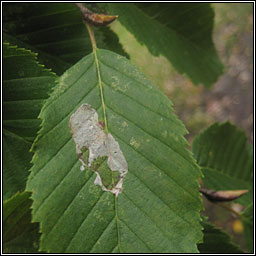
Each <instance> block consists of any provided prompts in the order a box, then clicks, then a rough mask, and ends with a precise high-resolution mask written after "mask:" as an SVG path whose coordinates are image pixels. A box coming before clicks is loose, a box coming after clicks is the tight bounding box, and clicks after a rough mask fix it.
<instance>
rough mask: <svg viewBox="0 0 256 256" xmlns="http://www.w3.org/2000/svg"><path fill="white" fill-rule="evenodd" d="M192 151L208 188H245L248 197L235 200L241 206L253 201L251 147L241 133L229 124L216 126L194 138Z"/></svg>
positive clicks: (216, 124) (217, 124)
mask: <svg viewBox="0 0 256 256" xmlns="http://www.w3.org/2000/svg"><path fill="white" fill-rule="evenodd" d="M192 152H193V153H194V156H195V158H196V159H197V163H198V164H199V165H200V166H201V167H202V171H203V174H204V178H203V182H204V184H205V186H206V187H207V188H209V189H214V190H236V189H248V190H249V192H248V193H247V194H245V195H243V196H242V197H241V198H238V199H236V200H235V201H236V202H238V203H240V204H243V205H248V204H250V203H251V202H252V200H253V184H252V175H253V157H252V145H250V144H249V143H248V142H247V138H246V135H245V133H244V132H243V131H241V130H239V129H238V128H237V127H235V126H234V125H232V124H230V123H229V122H227V123H223V124H219V123H215V124H213V125H212V126H210V127H209V128H207V129H206V130H205V131H203V132H202V133H201V134H200V135H199V136H197V137H196V138H195V139H194V141H193V144H192Z"/></svg>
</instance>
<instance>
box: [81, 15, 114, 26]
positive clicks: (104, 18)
mask: <svg viewBox="0 0 256 256" xmlns="http://www.w3.org/2000/svg"><path fill="white" fill-rule="evenodd" d="M117 17H118V16H117V15H107V14H98V13H90V14H88V15H87V16H86V17H84V19H85V20H86V21H87V22H89V23H90V24H92V25H94V26H106V25H108V24H110V23H111V22H113V21H114V20H116V19H117Z"/></svg>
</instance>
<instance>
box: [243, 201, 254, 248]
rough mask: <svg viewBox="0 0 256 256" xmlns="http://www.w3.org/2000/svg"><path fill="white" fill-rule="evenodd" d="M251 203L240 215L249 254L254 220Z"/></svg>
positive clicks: (251, 245)
mask: <svg viewBox="0 0 256 256" xmlns="http://www.w3.org/2000/svg"><path fill="white" fill-rule="evenodd" d="M253 216H254V213H253V203H251V204H250V205H249V206H248V207H247V208H246V209H245V211H244V212H243V213H242V216H241V217H242V221H243V226H244V237H245V242H246V246H247V248H248V250H249V252H253V241H254V239H253V229H254V220H253Z"/></svg>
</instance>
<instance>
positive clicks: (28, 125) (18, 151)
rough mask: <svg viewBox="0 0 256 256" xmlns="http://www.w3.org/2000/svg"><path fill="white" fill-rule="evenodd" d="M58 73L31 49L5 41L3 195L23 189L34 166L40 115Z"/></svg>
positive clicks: (10, 194)
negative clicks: (46, 67) (50, 68)
mask: <svg viewBox="0 0 256 256" xmlns="http://www.w3.org/2000/svg"><path fill="white" fill-rule="evenodd" d="M54 81H55V76H54V74H53V73H51V72H49V71H48V70H45V69H44V68H43V66H42V65H39V64H38V62H37V60H36V54H34V53H32V52H31V51H28V50H25V49H20V48H17V47H16V46H10V45H9V44H7V43H4V44H3V167H4V168H3V197H4V199H7V198H9V197H10V196H12V195H14V194H15V193H16V192H17V191H23V190H24V188H25V184H26V179H27V177H28V170H29V168H30V167H31V164H30V161H31V159H32V153H31V152H29V149H30V147H31V143H32V141H33V140H34V138H35V137H36V133H37V131H38V130H39V124H40V120H38V119H37V116H38V114H39V112H40V110H41V107H42V105H43V101H44V99H45V98H47V97H48V94H47V93H48V91H49V89H50V88H51V87H52V86H53V84H54Z"/></svg>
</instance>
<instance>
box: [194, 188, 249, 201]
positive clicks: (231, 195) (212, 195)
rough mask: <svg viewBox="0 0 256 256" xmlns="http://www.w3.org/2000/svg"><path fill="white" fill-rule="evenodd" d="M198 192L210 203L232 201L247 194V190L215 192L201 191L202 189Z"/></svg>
mask: <svg viewBox="0 0 256 256" xmlns="http://www.w3.org/2000/svg"><path fill="white" fill-rule="evenodd" d="M199 191H200V192H201V193H202V194H203V195H204V196H205V197H206V198H207V199H208V200H209V201H211V202H226V201H232V200H235V199H237V198H238V197H240V196H242V195H244V194H246V193H247V192H248V190H247V189H244V190H219V191H215V190H210V189H203V188H201V189H199Z"/></svg>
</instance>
